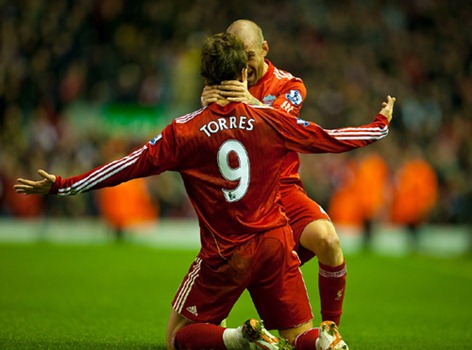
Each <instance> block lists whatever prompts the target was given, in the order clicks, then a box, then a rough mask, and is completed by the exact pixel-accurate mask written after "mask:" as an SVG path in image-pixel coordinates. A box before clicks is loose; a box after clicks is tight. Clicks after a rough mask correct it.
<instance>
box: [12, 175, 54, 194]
mask: <svg viewBox="0 0 472 350" xmlns="http://www.w3.org/2000/svg"><path fill="white" fill-rule="evenodd" d="M38 174H39V175H41V176H42V177H43V179H42V180H39V181H33V180H26V179H21V178H20V179H17V180H16V182H17V183H16V184H15V185H13V188H14V189H15V191H16V193H21V194H48V193H49V191H50V190H51V186H52V185H53V184H54V182H56V175H52V174H48V173H47V172H45V171H44V170H41V169H40V170H38Z"/></svg>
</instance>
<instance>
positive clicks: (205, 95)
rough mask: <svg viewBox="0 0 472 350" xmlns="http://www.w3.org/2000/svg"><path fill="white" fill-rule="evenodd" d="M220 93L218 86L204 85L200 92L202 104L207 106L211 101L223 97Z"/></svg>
mask: <svg viewBox="0 0 472 350" xmlns="http://www.w3.org/2000/svg"><path fill="white" fill-rule="evenodd" d="M223 98H224V97H222V96H221V95H220V90H218V86H205V87H204V88H203V92H202V105H203V106H205V107H206V106H208V105H209V104H211V103H214V102H216V101H218V100H221V99H223Z"/></svg>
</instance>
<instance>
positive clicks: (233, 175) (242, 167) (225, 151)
mask: <svg viewBox="0 0 472 350" xmlns="http://www.w3.org/2000/svg"><path fill="white" fill-rule="evenodd" d="M231 152H234V153H235V154H236V156H237V157H238V161H239V166H238V167H237V168H232V167H231V165H230V164H229V155H230V153H231ZM217 157H218V167H219V168H220V172H221V175H223V177H224V178H225V179H226V180H229V181H239V183H238V185H237V186H236V188H234V189H231V190H229V189H226V188H222V189H221V190H222V191H223V194H224V196H225V198H226V201H227V202H237V201H239V200H240V199H241V198H243V197H244V195H245V194H246V192H247V189H248V187H249V174H250V173H249V157H248V154H247V151H246V148H244V146H243V145H242V143H241V142H239V141H237V140H228V141H226V142H224V143H223V144H222V145H221V147H220V149H219V150H218V156H217Z"/></svg>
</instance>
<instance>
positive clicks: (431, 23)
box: [0, 0, 472, 227]
mask: <svg viewBox="0 0 472 350" xmlns="http://www.w3.org/2000/svg"><path fill="white" fill-rule="evenodd" d="M0 16H1V17H0V31H1V33H0V35H1V36H0V57H1V60H0V164H1V167H0V216H3V217H21V218H25V217H41V216H52V217H84V216H100V215H102V216H104V217H105V218H107V220H109V221H110V222H111V223H112V225H115V226H117V227H119V226H123V225H126V224H128V223H129V221H130V220H131V221H132V220H134V219H136V220H138V221H139V220H140V219H146V220H154V219H156V220H157V219H158V218H160V217H179V218H186V217H193V216H194V213H193V210H192V208H191V207H190V205H189V202H188V200H187V198H186V195H185V191H184V189H183V187H182V184H181V181H180V179H179V177H177V176H175V174H172V173H170V174H164V175H161V176H159V177H154V178H150V179H146V180H143V181H133V182H131V183H129V184H127V185H126V186H129V187H128V188H127V189H126V188H125V185H123V186H119V187H118V188H119V189H120V191H116V190H110V192H106V191H100V193H99V192H95V193H89V194H86V195H81V196H76V197H73V198H56V197H34V196H33V197H32V196H19V195H16V194H15V193H14V192H13V190H12V185H13V183H14V182H15V179H16V178H17V177H27V178H31V177H34V176H35V175H36V173H35V172H36V170H37V169H38V168H44V169H46V170H48V171H50V172H52V173H54V174H60V175H64V176H71V175H75V174H78V173H81V172H83V171H85V170H88V169H90V168H91V167H94V166H96V165H99V164H102V163H103V162H106V161H110V160H112V159H115V158H117V157H121V156H122V155H124V154H126V153H128V152H129V151H131V150H132V149H133V148H136V147H139V146H141V145H142V144H144V143H145V142H147V141H148V140H149V139H151V138H152V137H153V136H155V135H156V134H157V133H158V132H159V131H160V130H161V129H162V127H163V126H165V125H166V124H167V123H169V122H170V121H171V120H172V119H173V118H176V117H178V116H180V115H182V114H185V113H188V112H191V111H193V110H195V109H197V108H199V106H200V93H201V90H202V87H203V81H202V79H201V77H200V75H199V50H200V45H201V43H202V40H203V38H205V37H206V36H207V35H211V34H214V33H217V32H222V31H224V30H225V29H226V27H227V26H228V25H229V24H230V23H231V22H232V21H234V20H236V19H241V18H245V19H251V20H253V21H255V22H257V23H258V24H259V25H260V26H261V28H262V29H263V31H264V35H265V38H266V40H268V42H269V46H270V51H269V55H268V58H269V59H270V60H271V61H272V62H273V63H274V64H275V65H276V66H277V67H278V68H281V69H284V70H287V71H289V72H291V73H292V74H294V75H296V76H298V77H300V78H302V79H303V81H304V82H305V84H306V86H307V91H308V94H307V99H306V102H305V103H304V107H303V108H302V113H301V116H302V117H303V118H304V119H308V120H312V121H315V122H317V123H318V124H320V125H321V126H323V127H325V128H336V127H342V126H346V125H359V124H365V123H368V122H370V120H371V119H372V117H373V116H374V115H375V114H376V113H377V112H378V111H379V110H380V108H381V103H382V101H384V100H385V98H386V96H387V95H388V94H391V95H393V96H395V97H396V98H397V104H396V106H395V111H394V120H393V123H392V125H391V131H390V134H389V136H388V137H387V138H386V139H384V140H382V141H381V142H379V143H376V144H375V145H373V146H369V147H368V148H366V149H362V150H356V151H354V152H349V153H346V154H341V155H303V156H302V166H301V170H300V171H301V175H302V177H303V180H304V185H305V187H306V190H307V192H308V193H309V194H310V196H312V198H315V199H316V200H317V201H318V202H319V203H320V204H322V205H323V206H324V208H325V209H327V210H328V212H329V213H330V214H331V215H332V217H333V220H334V221H335V222H338V223H346V224H361V223H365V222H381V223H387V224H388V223H397V224H404V225H412V226H415V225H418V224H421V223H425V222H429V223H439V224H467V223H470V222H471V220H472V219H471V217H472V112H471V111H472V2H469V1H441V0H413V1H402V2H400V1H393V0H365V1H327V0H326V1H313V0H292V1H281V0H271V1H251V2H249V1H241V0H239V1H236V0H227V1H224V2H221V1H218V0H193V1H190V0H176V1H161V0H134V1H125V0H102V1H97V0H76V1H72V0H69V1H65V0H16V1H8V0H7V1H0ZM120 198H121V199H120ZM119 203H124V204H123V206H124V207H125V209H120V208H121V207H120V205H119ZM130 208H131V209H130ZM130 210H131V211H132V212H130Z"/></svg>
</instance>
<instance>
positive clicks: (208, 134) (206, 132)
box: [200, 125, 211, 137]
mask: <svg viewBox="0 0 472 350" xmlns="http://www.w3.org/2000/svg"><path fill="white" fill-rule="evenodd" d="M200 131H203V132H204V133H205V134H206V136H208V137H210V136H211V135H210V133H209V132H208V130H207V126H206V125H203V126H202V127H201V128H200Z"/></svg>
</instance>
